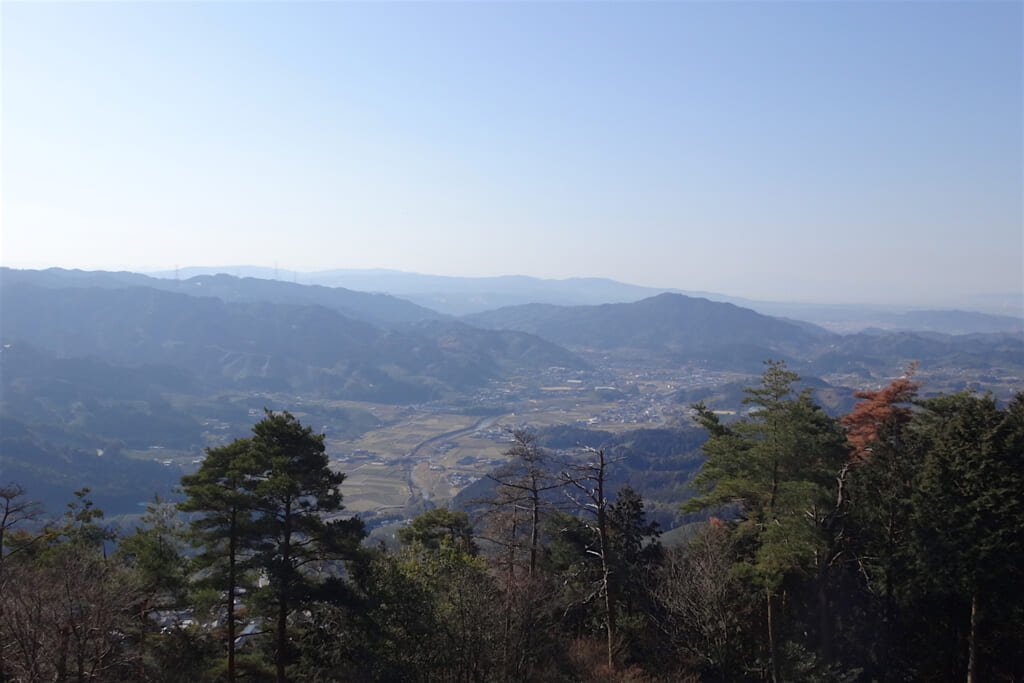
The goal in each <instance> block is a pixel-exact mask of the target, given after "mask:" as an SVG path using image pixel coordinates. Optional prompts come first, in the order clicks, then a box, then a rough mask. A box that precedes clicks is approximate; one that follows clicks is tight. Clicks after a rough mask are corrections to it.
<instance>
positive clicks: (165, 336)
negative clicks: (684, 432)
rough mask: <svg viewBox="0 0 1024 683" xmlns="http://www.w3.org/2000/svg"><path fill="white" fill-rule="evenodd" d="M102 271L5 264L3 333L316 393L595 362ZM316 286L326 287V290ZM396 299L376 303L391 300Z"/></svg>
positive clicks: (434, 326)
mask: <svg viewBox="0 0 1024 683" xmlns="http://www.w3.org/2000/svg"><path fill="white" fill-rule="evenodd" d="M36 280H39V281H42V282H43V283H45V284H47V285H48V286H38V285H36V284H34V282H35V281H36ZM96 280H97V281H101V282H104V283H105V286H103V287H97V286H93V281H92V278H90V277H88V274H82V273H78V274H76V275H75V276H74V277H73V278H72V280H71V281H73V282H74V283H75V284H70V282H69V286H66V287H55V286H53V283H54V273H52V272H49V271H45V272H43V273H37V274H35V275H33V272H32V271H9V270H4V271H2V272H0V310H2V311H3V328H2V336H3V340H4V342H5V343H10V344H27V345H29V346H31V347H33V348H36V349H40V350H41V351H43V352H45V353H48V354H52V355H53V356H55V357H57V358H89V359H93V360H95V361H99V362H102V363H107V364H111V365H117V366H128V367H141V366H145V365H161V366H170V367H174V368H179V369H182V370H185V371H187V372H188V373H190V374H191V375H192V379H193V381H195V382H197V383H198V384H199V385H201V386H202V387H203V388H204V390H206V391H211V390H215V389H226V388H232V389H237V390H243V391H292V392H296V393H301V392H316V393H318V394H322V395H325V396H335V397H337V398H349V399H353V400H375V401H384V402H409V403H412V402H419V401H424V400H429V399H431V398H437V397H440V396H442V395H444V394H445V393H446V392H459V391H464V390H466V389H467V388H470V387H477V386H482V385H483V384H485V383H486V382H487V381H488V380H489V379H491V378H494V377H498V376H500V375H502V374H503V373H506V372H508V371H509V370H510V369H511V368H514V367H520V366H525V367H547V366H551V365H560V366H565V367H585V363H584V362H583V361H581V360H580V359H579V358H577V357H576V356H574V355H573V354H572V353H570V352H569V351H566V350H565V349H563V348H561V347H559V346H557V345H555V344H553V343H551V342H549V341H545V340H543V339H540V338H538V337H535V336H531V335H528V334H524V333H522V332H517V331H493V332H488V331H485V330H480V329H475V328H473V327H470V326H468V325H465V324H462V323H458V322H455V321H448V320H437V319H435V320H431V321H420V322H409V323H407V324H405V325H403V326H401V328H400V329H397V328H396V329H390V330H387V329H383V328H379V327H376V326H374V325H373V324H371V323H369V322H367V321H366V320H359V319H354V318H350V317H347V316H344V315H342V314H341V313H339V312H338V311H337V310H334V309H332V308H327V307H325V306H322V305H317V304H305V305H299V304H283V303H268V302H266V301H258V300H257V299H258V298H259V294H258V292H259V291H260V290H261V289H264V288H265V289H266V290H269V291H270V292H271V295H273V294H275V292H274V289H275V288H277V287H279V286H281V285H283V284H285V283H270V284H269V285H268V284H267V283H266V281H258V280H251V279H248V278H246V279H242V280H238V279H236V278H230V284H232V285H234V286H237V287H238V288H240V289H241V290H244V293H242V294H240V293H239V292H238V291H236V290H233V289H232V288H229V287H224V288H223V289H231V290H232V292H233V294H232V297H231V298H234V299H241V300H235V301H230V300H229V301H225V300H224V299H221V298H216V297H213V296H208V293H209V291H210V289H209V288H202V289H200V288H198V287H196V288H195V289H193V288H186V291H188V292H189V293H190V294H191V296H190V295H186V294H178V293H174V292H168V291H164V290H163V289H157V288H153V287H139V286H136V285H135V284H134V282H133V281H132V280H131V278H128V279H127V280H125V281H124V283H123V284H121V285H120V286H118V284H120V281H119V280H118V278H117V277H111V276H110V274H106V273H99V274H96ZM214 280H216V281H217V282H223V281H224V279H223V278H221V279H220V280H217V279H216V278H215V279H214ZM199 281H200V282H202V280H199ZM288 287H297V288H299V289H304V287H303V286H301V285H288ZM305 289H309V290H310V292H312V293H313V294H316V295H321V294H322V291H321V290H324V289H326V288H320V287H316V288H305ZM200 291H201V292H203V294H201V295H200V294H198V292H200ZM328 291H329V290H328ZM368 296H369V295H368ZM250 298H251V299H252V300H248V299H250ZM391 299H392V298H391V297H377V299H376V300H378V301H380V302H381V304H382V305H383V306H391V305H392V303H393V301H392V300H391ZM402 303H403V304H404V303H406V302H402ZM408 305H409V306H411V304H408ZM366 317H367V318H370V319H373V318H374V315H373V314H372V312H371V313H370V314H368V315H366Z"/></svg>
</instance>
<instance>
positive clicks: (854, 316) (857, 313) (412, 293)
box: [152, 266, 1024, 334]
mask: <svg viewBox="0 0 1024 683" xmlns="http://www.w3.org/2000/svg"><path fill="white" fill-rule="evenodd" d="M215 273H228V274H232V275H235V276H239V277H255V278H264V279H277V280H282V281H290V282H293V283H295V282H300V283H303V284H316V285H324V286H329V287H346V288H348V289H352V290H358V291H363V292H382V293H387V294H391V295H393V296H396V297H400V298H402V299H406V300H408V301H410V302H413V303H416V304H418V305H420V306H423V307H426V308H429V309H432V310H433V311H437V312H438V313H442V314H446V315H454V316H461V315H469V314H474V313H481V312H484V311H488V310H493V309H496V308H502V307H507V306H516V305H522V304H530V303H541V304H555V305H561V306H577V305H598V304H608V303H630V302H634V301H639V300H641V299H646V298H650V297H652V296H656V295H658V294H662V293H672V294H683V295H685V296H691V297H696V298H704V299H708V300H709V301H718V302H723V303H731V304H735V305H737V306H740V307H743V308H749V309H751V310H754V311H757V312H758V313H762V314H764V315H770V316H774V317H782V318H791V319H794V320H801V321H807V322H811V323H814V324H816V325H819V326H823V327H826V328H828V329H830V330H832V331H833V332H840V333H855V332H859V331H861V330H864V329H867V328H871V327H876V328H879V329H887V330H892V331H901V330H902V331H927V332H942V333H945V334H970V333H974V332H982V333H990V332H1020V331H1024V292H1017V293H1013V294H1008V295H1005V296H992V297H987V298H984V300H982V299H979V300H978V302H977V310H978V311H984V312H968V311H959V310H916V309H912V307H907V306H879V305H860V304H807V303H796V302H776V301H758V300H754V299H746V298H742V297H734V296H728V295H725V294H720V293H715V292H706V291H699V290H681V289H659V288H654V287H642V286H639V285H631V284H625V283H622V282H617V281H615V280H609V279H605V278H568V279H565V280H551V279H540V278H534V277H528V276H524V275H507V276H499V277H450V276H441V275H422V274H418V273H407V272H402V271H396V270H379V269H378V270H354V269H349V270H326V271H317V272H311V273H298V272H294V271H279V270H277V269H274V268H262V267H256V266H238V267H221V268H181V269H179V270H178V271H164V272H159V273H152V275H153V276H154V277H158V278H179V279H180V278H190V277H194V276H197V275H211V274H215Z"/></svg>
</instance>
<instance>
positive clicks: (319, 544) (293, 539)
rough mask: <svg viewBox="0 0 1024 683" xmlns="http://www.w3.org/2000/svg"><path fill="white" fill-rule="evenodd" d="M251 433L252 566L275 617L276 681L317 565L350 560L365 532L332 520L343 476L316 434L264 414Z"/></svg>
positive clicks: (318, 579)
mask: <svg viewBox="0 0 1024 683" xmlns="http://www.w3.org/2000/svg"><path fill="white" fill-rule="evenodd" d="M252 431H253V436H252V439H251V442H250V449H251V451H252V454H253V457H254V459H255V462H256V465H257V467H256V470H257V474H255V476H253V477H252V479H251V482H250V484H249V485H248V486H247V490H248V492H249V493H250V495H251V500H252V504H253V511H254V512H255V518H254V519H255V527H254V532H255V536H256V538H257V539H258V543H257V546H256V550H257V552H256V555H255V562H256V564H257V566H259V567H260V569H261V570H262V571H264V572H265V574H266V578H267V581H268V586H267V588H266V589H265V590H263V591H262V595H263V597H264V599H265V600H266V601H267V602H269V603H270V604H271V605H272V606H273V608H274V611H275V612H276V615H275V616H276V620H275V621H276V624H275V626H274V631H275V654H274V662H275V667H276V671H277V680H278V681H279V683H283V682H284V681H285V680H287V675H286V667H287V664H288V662H289V660H290V655H289V646H288V643H289V632H288V618H289V615H290V614H291V613H292V611H294V610H295V609H296V608H298V607H300V606H302V605H303V604H305V603H306V602H308V601H309V600H310V598H311V597H312V595H313V593H314V589H315V586H316V585H317V584H318V583H322V582H323V580H324V579H325V578H326V577H327V575H326V574H325V573H323V572H322V571H321V572H319V576H318V571H317V570H322V569H323V563H325V562H330V561H338V560H343V559H346V558H351V557H354V556H355V554H356V552H357V550H358V547H359V543H360V542H361V541H362V539H363V537H364V535H365V532H364V531H363V524H362V521H360V520H359V519H358V518H354V517H353V518H349V519H342V518H339V517H338V513H339V512H341V510H342V509H343V506H342V502H341V501H342V497H341V492H340V491H339V487H340V486H341V483H342V482H343V481H344V480H345V475H344V474H342V473H340V472H335V471H333V470H331V468H330V466H329V462H328V458H327V454H326V452H325V448H324V436H323V434H314V433H313V431H312V429H311V428H310V427H303V426H302V424H301V423H300V422H299V421H298V420H297V419H296V418H295V417H293V416H292V415H291V414H290V413H288V412H282V413H274V412H271V411H267V416H266V417H265V418H264V419H263V420H262V421H260V422H258V423H257V424H256V425H254V426H253V428H252ZM328 516H331V517H332V518H331V519H328Z"/></svg>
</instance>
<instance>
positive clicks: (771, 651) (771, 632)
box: [765, 590, 779, 683]
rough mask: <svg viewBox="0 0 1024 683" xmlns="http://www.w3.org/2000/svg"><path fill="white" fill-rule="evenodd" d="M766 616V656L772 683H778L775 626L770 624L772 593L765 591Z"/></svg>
mask: <svg viewBox="0 0 1024 683" xmlns="http://www.w3.org/2000/svg"><path fill="white" fill-rule="evenodd" d="M765 597H766V598H767V616H768V656H769V659H770V661H771V674H772V683H779V666H778V662H777V661H776V659H775V626H774V624H773V623H772V622H773V621H774V620H773V618H772V592H771V591H768V590H766V591H765Z"/></svg>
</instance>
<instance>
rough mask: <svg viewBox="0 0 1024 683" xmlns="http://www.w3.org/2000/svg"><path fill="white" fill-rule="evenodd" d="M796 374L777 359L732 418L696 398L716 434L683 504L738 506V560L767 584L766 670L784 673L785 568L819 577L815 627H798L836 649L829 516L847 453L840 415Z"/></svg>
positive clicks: (805, 577) (796, 576)
mask: <svg viewBox="0 0 1024 683" xmlns="http://www.w3.org/2000/svg"><path fill="white" fill-rule="evenodd" d="M798 380H799V376H798V375H797V374H796V373H794V372H791V371H789V370H788V369H787V368H786V365H785V363H782V362H772V361H769V362H768V363H767V368H766V370H765V373H764V375H763V376H762V378H761V383H760V385H759V386H757V387H754V388H750V389H746V390H745V392H746V394H747V396H746V398H745V399H744V403H745V404H748V405H753V406H755V409H754V410H753V411H751V413H750V415H749V419H746V420H741V421H738V422H736V423H734V424H731V425H725V424H722V423H721V421H720V420H719V418H718V415H716V414H715V413H714V412H713V411H711V410H710V409H709V408H707V407H706V406H705V405H703V404H697V405H695V406H694V409H695V410H696V412H697V420H698V422H699V423H700V424H701V425H702V426H704V427H705V429H707V430H708V433H709V436H710V438H709V440H708V442H707V443H706V444H705V445H704V453H705V455H706V456H707V460H706V461H705V463H704V466H703V468H702V470H701V472H700V474H698V475H697V477H695V479H694V486H695V487H696V488H697V490H698V492H699V493H700V495H699V496H698V497H696V498H694V499H692V500H691V501H689V502H688V503H687V504H686V505H684V506H683V509H684V511H696V510H701V509H705V508H709V507H711V508H721V507H723V506H724V507H726V508H727V509H730V510H735V513H734V519H733V520H732V521H733V524H734V528H735V531H734V533H735V534H736V537H737V549H738V551H739V552H740V553H741V559H742V562H741V563H740V564H739V565H737V567H736V570H737V571H738V572H740V573H741V574H742V575H745V576H746V578H747V580H748V581H750V582H751V583H752V584H753V585H756V586H758V587H759V588H760V590H761V591H762V594H763V597H764V605H765V627H766V634H765V635H766V637H767V647H766V650H767V656H768V675H769V676H770V678H771V679H772V681H773V682H776V683H777V681H779V680H781V679H782V678H783V672H782V667H781V666H780V662H779V643H780V642H781V639H780V638H779V634H778V633H777V631H778V625H779V623H780V622H778V615H777V614H776V612H777V611H778V608H779V598H780V596H781V595H782V594H783V593H784V592H785V591H786V587H785V585H784V581H785V580H786V579H787V578H791V579H793V580H794V581H797V582H798V583H799V584H805V587H808V588H810V587H811V585H813V588H814V590H813V593H814V595H815V599H814V600H813V602H815V603H816V605H815V607H814V608H812V609H813V611H814V612H816V613H817V615H818V620H817V624H816V627H817V628H816V629H800V630H798V631H797V630H795V629H794V631H796V633H801V632H802V631H808V632H812V633H813V632H814V631H817V639H816V642H813V643H812V644H815V645H817V647H818V649H819V652H820V653H821V655H822V656H823V657H825V658H828V657H829V656H830V647H831V617H830V614H829V609H830V604H829V599H828V594H827V590H826V587H827V584H828V581H829V571H830V567H831V564H832V562H833V558H834V544H835V538H834V535H833V533H832V530H831V529H830V525H829V521H830V520H831V519H832V517H833V516H834V512H835V510H836V506H837V493H836V481H837V479H836V478H837V473H839V472H840V471H841V469H842V467H843V465H844V463H845V460H846V454H845V450H844V448H843V444H844V439H843V436H842V432H841V430H840V428H839V425H838V423H837V422H836V421H835V420H833V419H832V418H830V417H828V415H826V414H825V412H824V411H823V410H822V409H821V407H820V406H819V405H818V404H817V403H815V401H814V399H813V394H812V392H811V390H810V389H807V390H804V391H801V392H799V393H796V392H795V390H794V387H793V385H794V384H795V383H796V382H797V381H798ZM808 584H810V585H808ZM789 602H790V604H792V601H789ZM809 642H810V641H809ZM796 646H798V647H803V644H802V643H796Z"/></svg>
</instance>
